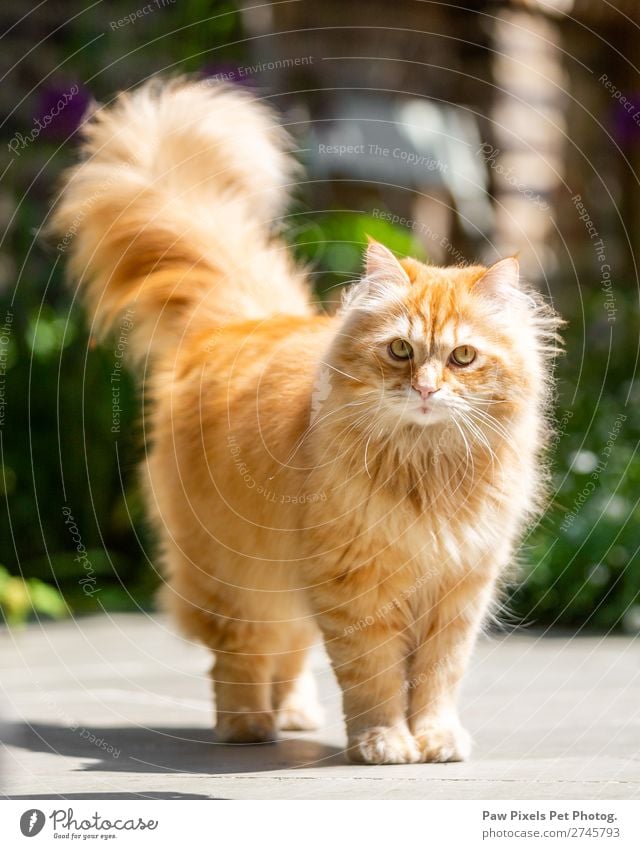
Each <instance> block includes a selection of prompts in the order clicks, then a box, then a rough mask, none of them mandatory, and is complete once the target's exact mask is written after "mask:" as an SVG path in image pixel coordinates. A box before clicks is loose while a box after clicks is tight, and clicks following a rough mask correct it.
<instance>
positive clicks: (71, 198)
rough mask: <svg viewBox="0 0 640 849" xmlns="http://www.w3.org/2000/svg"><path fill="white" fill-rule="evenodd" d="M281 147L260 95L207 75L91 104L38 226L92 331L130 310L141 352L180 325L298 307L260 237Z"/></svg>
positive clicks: (283, 261)
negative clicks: (75, 156)
mask: <svg viewBox="0 0 640 849" xmlns="http://www.w3.org/2000/svg"><path fill="white" fill-rule="evenodd" d="M288 147H289V142H288V137H287V135H286V133H285V132H284V131H283V130H282V129H281V128H280V127H279V126H278V125H277V124H276V122H275V120H274V117H273V115H272V114H271V112H270V111H269V110H268V109H267V108H266V107H264V106H263V105H262V104H260V103H258V102H257V101H255V100H254V99H253V98H251V97H250V96H249V95H247V94H246V93H244V92H242V91H236V90H232V89H231V88H229V87H226V86H221V85H219V84H213V85H211V84H208V83H206V82H189V81H184V80H174V81H171V82H165V83H161V82H158V81H152V82H151V83H148V84H146V85H144V86H142V87H141V88H139V89H137V90H135V91H133V92H132V93H130V94H128V93H126V94H121V95H120V96H119V97H118V98H117V99H116V100H115V102H114V103H113V104H112V105H110V106H107V107H104V108H101V109H99V110H98V111H97V112H96V113H95V114H94V115H93V117H92V118H91V119H90V120H89V121H88V122H87V124H86V126H85V129H84V142H83V148H82V153H83V158H82V161H81V162H80V164H79V165H76V166H75V167H73V168H72V169H71V170H70V171H69V172H68V173H67V174H66V176H65V185H64V188H63V191H62V195H61V199H60V201H59V203H58V204H57V207H56V209H55V211H54V214H53V219H52V227H51V229H52V231H53V232H54V233H55V234H56V236H57V238H58V240H59V241H58V249H59V250H60V251H62V252H64V253H67V254H68V255H69V269H70V272H71V274H72V275H73V279H74V280H75V281H77V282H78V283H79V285H80V287H81V290H82V292H83V295H84V299H85V301H86V303H87V305H88V306H89V308H90V310H91V311H92V314H93V319H94V330H97V332H105V331H107V330H109V328H110V327H111V326H113V325H114V324H115V323H117V321H118V320H119V317H120V316H121V315H122V313H123V312H124V311H125V310H134V311H135V318H134V319H133V331H132V333H131V334H130V336H129V346H130V347H131V348H132V349H133V350H132V353H133V354H134V356H136V357H138V358H141V357H146V356H147V354H148V353H151V354H152V355H153V354H156V353H162V352H164V351H166V350H167V349H171V348H175V345H177V344H179V341H180V338H181V337H182V336H183V334H184V333H185V332H187V333H188V332H189V330H190V329H191V328H193V327H194V326H195V327H202V326H206V325H211V324H212V325H219V324H220V323H224V322H229V321H237V320H242V319H243V318H254V317H255V318H258V317H263V316H267V315H270V314H273V313H274V312H285V313H294V314H301V313H302V314H306V313H308V312H309V310H310V307H309V300H308V293H307V290H306V286H305V285H304V282H303V280H302V276H301V274H300V273H299V272H297V271H296V269H295V268H294V266H293V264H292V262H291V260H290V259H289V257H288V253H287V251H286V249H285V246H284V244H281V243H280V242H278V241H276V240H274V239H273V238H272V237H271V236H270V235H269V234H270V229H271V223H272V221H273V218H274V216H276V215H278V213H279V212H281V211H282V208H283V206H284V204H285V202H286V192H285V186H286V184H287V182H288V181H289V180H290V179H291V176H292V172H293V167H294V165H293V160H292V158H291V157H290V156H289V154H288V152H287V150H288Z"/></svg>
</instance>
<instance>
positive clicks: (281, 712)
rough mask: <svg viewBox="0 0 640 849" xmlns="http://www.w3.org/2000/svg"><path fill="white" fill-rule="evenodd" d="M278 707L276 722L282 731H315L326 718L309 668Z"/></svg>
mask: <svg viewBox="0 0 640 849" xmlns="http://www.w3.org/2000/svg"><path fill="white" fill-rule="evenodd" d="M276 707H277V713H276V723H277V725H278V728H280V729H282V731H315V730H316V728H319V727H320V726H321V725H322V722H323V720H324V711H323V710H322V708H321V707H320V705H319V704H318V692H317V690H316V682H315V680H314V678H313V675H312V674H311V673H310V672H309V671H308V670H307V671H305V672H303V673H302V675H300V677H299V678H298V679H297V680H296V681H295V683H294V685H293V687H292V688H291V690H290V691H289V692H288V693H287V694H286V696H285V697H284V699H283V700H282V702H281V703H280V704H277V705H276Z"/></svg>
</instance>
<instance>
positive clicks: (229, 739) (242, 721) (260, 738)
mask: <svg viewBox="0 0 640 849" xmlns="http://www.w3.org/2000/svg"><path fill="white" fill-rule="evenodd" d="M216 737H217V739H218V740H219V741H220V742H221V743H275V741H276V740H277V739H278V731H277V729H276V722H275V717H274V715H273V713H269V712H266V711H265V712H255V711H252V712H249V711H246V712H245V711H239V712H238V713H226V714H222V715H221V716H220V715H219V716H218V721H217V722H216Z"/></svg>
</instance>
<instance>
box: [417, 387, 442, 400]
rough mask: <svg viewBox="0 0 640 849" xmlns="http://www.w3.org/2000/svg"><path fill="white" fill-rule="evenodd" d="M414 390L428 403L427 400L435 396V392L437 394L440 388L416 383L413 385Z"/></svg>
mask: <svg viewBox="0 0 640 849" xmlns="http://www.w3.org/2000/svg"><path fill="white" fill-rule="evenodd" d="M413 388H414V389H415V390H416V392H419V393H420V395H421V397H422V399H423V400H424V401H426V400H427V398H428V397H429V396H430V395H433V394H434V392H437V391H438V387H437V386H429V385H427V384H425V383H414V384H413Z"/></svg>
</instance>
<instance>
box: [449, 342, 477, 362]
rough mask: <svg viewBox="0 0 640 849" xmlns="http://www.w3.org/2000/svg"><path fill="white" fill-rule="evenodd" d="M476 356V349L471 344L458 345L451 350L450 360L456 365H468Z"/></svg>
mask: <svg viewBox="0 0 640 849" xmlns="http://www.w3.org/2000/svg"><path fill="white" fill-rule="evenodd" d="M475 358H476V349H475V348H472V347H471V345H458V347H457V348H454V349H453V351H452V352H451V360H452V362H453V363H455V364H456V365H457V366H470V365H471V363H472V362H473V361H474V360H475Z"/></svg>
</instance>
